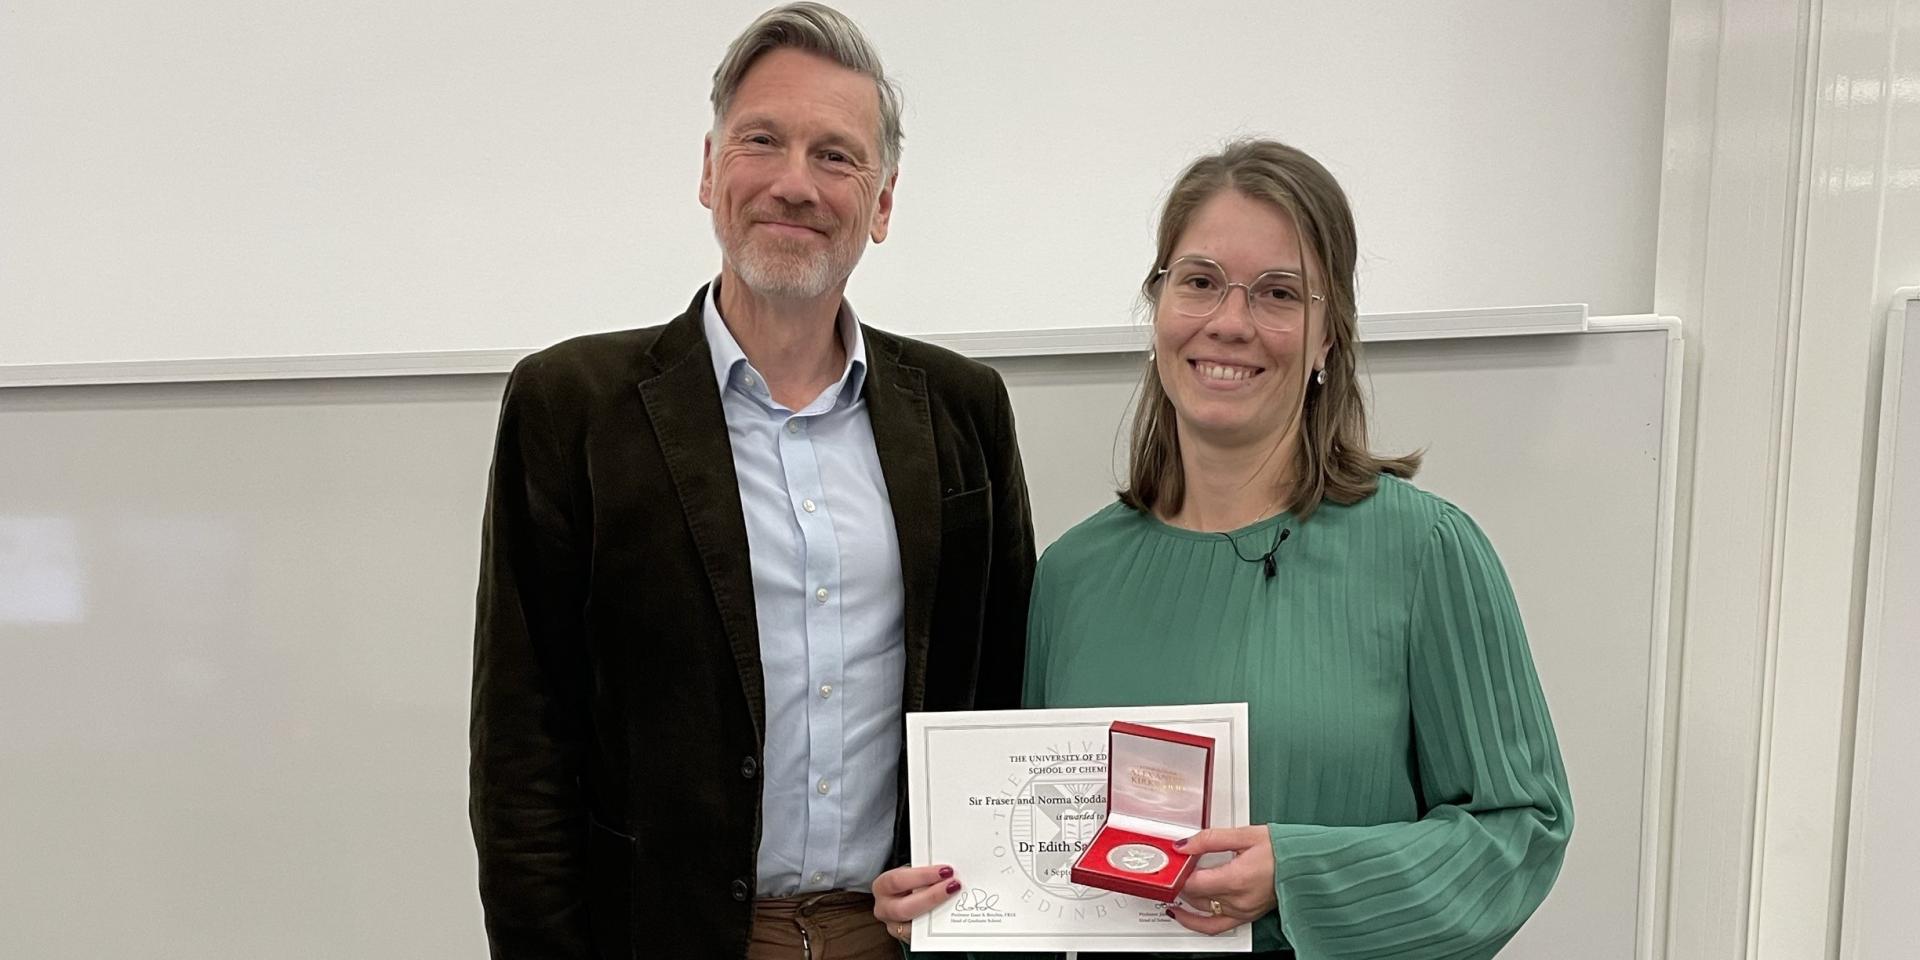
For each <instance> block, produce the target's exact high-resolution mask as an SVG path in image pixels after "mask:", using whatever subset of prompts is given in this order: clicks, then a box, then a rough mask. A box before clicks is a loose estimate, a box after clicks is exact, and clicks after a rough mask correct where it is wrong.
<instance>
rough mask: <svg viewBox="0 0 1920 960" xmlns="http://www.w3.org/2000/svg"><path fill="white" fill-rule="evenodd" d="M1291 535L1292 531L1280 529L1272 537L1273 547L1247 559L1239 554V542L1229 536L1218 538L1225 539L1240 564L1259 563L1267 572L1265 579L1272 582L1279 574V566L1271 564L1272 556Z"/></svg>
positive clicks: (1285, 528)
mask: <svg viewBox="0 0 1920 960" xmlns="http://www.w3.org/2000/svg"><path fill="white" fill-rule="evenodd" d="M1292 533H1293V531H1292V530H1291V529H1289V528H1287V527H1281V528H1280V532H1279V533H1277V534H1275V535H1274V537H1273V546H1271V547H1268V548H1267V552H1266V553H1263V554H1261V555H1259V556H1257V557H1249V556H1247V555H1245V554H1243V553H1241V552H1240V544H1239V542H1238V541H1236V540H1234V539H1233V537H1232V536H1231V535H1229V534H1225V533H1223V534H1221V535H1220V536H1221V537H1223V538H1225V539H1226V541H1227V545H1228V546H1230V547H1232V548H1233V555H1234V556H1236V557H1239V558H1240V562H1241V563H1256V562H1257V563H1259V564H1260V566H1261V567H1262V568H1264V569H1265V570H1266V571H1267V579H1268V580H1272V579H1273V578H1274V576H1275V575H1277V574H1278V573H1279V572H1280V570H1279V565H1278V564H1276V563H1274V562H1273V555H1274V554H1276V553H1278V552H1280V545H1281V544H1283V543H1286V542H1287V537H1288V536H1289V535H1290V534H1292Z"/></svg>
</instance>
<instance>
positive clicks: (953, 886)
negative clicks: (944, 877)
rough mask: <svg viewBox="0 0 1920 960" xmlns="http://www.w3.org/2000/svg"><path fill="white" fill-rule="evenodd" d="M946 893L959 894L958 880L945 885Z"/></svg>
mask: <svg viewBox="0 0 1920 960" xmlns="http://www.w3.org/2000/svg"><path fill="white" fill-rule="evenodd" d="M947 892H948V893H959V892H960V881H958V880H955V881H953V882H952V883H949V884H947Z"/></svg>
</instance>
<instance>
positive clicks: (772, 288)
mask: <svg viewBox="0 0 1920 960" xmlns="http://www.w3.org/2000/svg"><path fill="white" fill-rule="evenodd" d="M879 131H880V95H879V92H878V91H877V90H875V89H874V85H873V80H872V79H871V78H869V77H866V76H862V75H861V74H859V73H856V72H854V71H852V70H849V69H847V68H845V67H842V66H840V65H839V64H837V63H834V62H833V61H831V60H828V59H826V58H824V57H819V56H816V55H814V54H811V53H805V52H802V51H798V50H785V49H783V50H773V51H770V52H768V53H766V54H763V55H762V56H761V57H760V58H759V59H758V60H755V61H754V64H753V66H752V67H751V68H749V69H748V70H747V75H746V77H745V78H743V79H742V81H741V83H740V88H739V90H738V91H736V92H735V94H734V98H733V103H732V105H731V106H730V107H729V108H728V111H727V115H726V117H725V118H723V119H722V120H721V121H720V123H719V124H718V127H717V129H715V130H714V131H713V132H712V133H710V134H708V135H707V140H706V157H705V160H704V162H703V163H702V164H701V171H700V203H701V204H702V205H703V206H705V207H707V208H708V209H709V210H712V211H713V231H714V235H715V236H717V237H718V238H719V240H720V249H721V251H722V253H723V254H724V255H725V257H726V263H727V266H728V267H729V268H730V270H731V271H732V272H733V274H734V275H735V276H737V277H739V279H740V280H741V282H742V283H744V284H745V285H746V286H747V287H748V288H750V289H752V290H753V291H754V292H755V293H757V294H759V295H760V296H763V297H773V298H780V299H789V298H797V299H810V298H814V297H819V296H822V295H824V294H826V293H828V292H830V291H834V290H837V289H839V288H840V287H841V286H843V285H844V284H845V283H846V279H847V277H848V275H849V274H851V273H852V272H853V267H854V264H856V263H859V262H860V254H861V253H862V252H864V251H865V250H866V245H867V238H868V237H871V238H873V242H874V243H879V242H881V241H883V240H885V239H886V237H887V220H888V217H889V216H890V215H891V214H892V212H893V181H894V174H892V173H891V172H886V175H885V179H884V181H883V179H882V174H883V171H882V169H881V163H880V142H879Z"/></svg>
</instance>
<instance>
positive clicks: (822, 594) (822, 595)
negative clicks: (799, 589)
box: [813, 587, 827, 603]
mask: <svg viewBox="0 0 1920 960" xmlns="http://www.w3.org/2000/svg"><path fill="white" fill-rule="evenodd" d="M813 598H814V599H815V600H818V601H820V602H821V603H826V602H827V588H826V587H821V588H820V589H818V590H815V591H814V592H813Z"/></svg>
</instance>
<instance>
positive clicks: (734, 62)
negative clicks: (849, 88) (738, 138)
mask: <svg viewBox="0 0 1920 960" xmlns="http://www.w3.org/2000/svg"><path fill="white" fill-rule="evenodd" d="M782 49H790V50H802V51H805V52H807V53H812V54H817V55H819V56H822V57H825V58H827V59H829V60H832V61H833V62H835V63H837V64H839V65H841V66H843V67H846V68H847V69H849V70H852V71H854V72H855V73H859V74H862V75H864V76H868V77H872V78H873V86H874V89H875V90H876V91H877V92H878V93H879V94H880V130H879V133H880V163H881V173H882V175H883V176H885V175H887V174H890V173H892V172H893V171H894V170H895V169H897V168H898V167H899V164H900V141H901V140H902V139H903V138H904V135H903V134H902V133H901V130H900V88H898V87H896V86H894V84H893V81H891V80H888V79H887V73H886V71H885V70H883V69H882V68H881V66H880V54H879V53H878V52H877V51H875V50H874V49H873V44H871V43H868V42H867V37H866V35H865V34H863V33H861V32H860V27H859V26H858V25H857V24H855V23H854V22H853V21H852V20H850V19H848V18H847V15H846V14H844V13H841V12H840V11H838V10H835V9H833V8H832V7H829V6H827V5H826V4H824V3H811V2H803V3H789V4H784V5H782V6H778V7H775V8H773V9H772V10H768V11H767V12H766V13H763V14H761V15H760V18H759V19H757V20H755V21H753V23H752V24H750V25H749V26H748V27H747V29H746V32H744V33H742V34H740V36H739V37H738V38H737V39H735V40H734V41H733V43H732V44H731V45H730V46H728V47H727V55H726V57H725V58H724V59H722V60H721V61H720V66H719V67H718V68H716V69H715V70H714V71H713V97H712V99H713V124H714V127H715V128H716V129H717V128H718V127H719V126H720V123H721V121H723V120H725V119H726V116H727V109H728V108H729V107H731V106H733V96H734V94H736V93H738V92H739V90H740V81H741V80H743V79H745V77H746V75H747V68H749V67H751V66H753V62H754V61H755V60H758V59H759V58H760V55H761V54H764V53H767V52H769V51H772V50H782Z"/></svg>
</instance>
